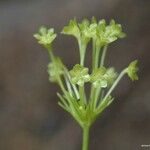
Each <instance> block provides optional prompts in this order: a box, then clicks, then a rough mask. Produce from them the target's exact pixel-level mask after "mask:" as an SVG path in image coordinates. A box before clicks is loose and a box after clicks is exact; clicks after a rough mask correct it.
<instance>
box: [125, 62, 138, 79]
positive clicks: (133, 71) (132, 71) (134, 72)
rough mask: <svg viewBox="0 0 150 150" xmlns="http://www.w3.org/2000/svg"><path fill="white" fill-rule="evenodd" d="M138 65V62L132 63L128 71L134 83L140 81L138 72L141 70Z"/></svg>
mask: <svg viewBox="0 0 150 150" xmlns="http://www.w3.org/2000/svg"><path fill="white" fill-rule="evenodd" d="M137 63H138V61H137V60H135V61H133V62H131V63H130V64H129V66H128V68H127V69H126V72H127V74H128V76H129V78H131V80H132V81H135V80H138V75H137V72H138V70H139V69H138V66H137Z"/></svg>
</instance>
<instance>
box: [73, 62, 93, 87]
mask: <svg viewBox="0 0 150 150" xmlns="http://www.w3.org/2000/svg"><path fill="white" fill-rule="evenodd" d="M88 70H89V69H88V68H85V67H83V66H81V65H79V64H77V65H75V66H74V67H73V69H72V70H71V71H70V76H71V81H72V83H73V84H78V85H79V86H83V85H84V83H85V82H88V81H89V80H90V75H89V74H88Z"/></svg>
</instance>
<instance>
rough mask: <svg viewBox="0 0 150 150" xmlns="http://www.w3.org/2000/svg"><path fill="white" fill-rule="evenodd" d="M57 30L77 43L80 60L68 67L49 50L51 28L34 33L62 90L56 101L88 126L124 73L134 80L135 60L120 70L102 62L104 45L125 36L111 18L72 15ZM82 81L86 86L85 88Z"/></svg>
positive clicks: (50, 71)
mask: <svg viewBox="0 0 150 150" xmlns="http://www.w3.org/2000/svg"><path fill="white" fill-rule="evenodd" d="M61 33H63V34H66V35H71V36H74V37H75V38H76V39H77V42H78V45H79V52H80V62H79V64H76V65H74V66H73V68H72V69H71V70H70V71H69V70H68V69H67V67H66V66H65V65H64V64H63V63H62V61H61V60H60V58H58V57H55V55H54V54H53V51H52V43H53V41H54V39H55V38H56V36H57V35H56V33H55V32H54V29H53V28H50V29H47V28H46V27H41V28H40V29H39V32H38V33H37V34H34V37H35V38H36V39H37V40H38V43H39V44H42V45H43V46H44V47H45V48H47V50H48V53H49V55H50V63H49V64H48V74H49V80H50V81H51V82H56V83H57V84H58V85H59V86H60V88H61V90H62V94H59V93H58V94H57V95H58V97H59V98H60V101H59V105H60V106H61V107H62V108H63V109H65V110H66V111H67V112H69V113H70V114H71V115H72V116H73V118H74V119H75V120H76V121H77V122H78V123H79V124H80V125H81V127H82V128H85V127H90V126H91V124H92V123H93V122H94V121H95V120H96V118H97V117H98V116H99V115H100V113H101V112H102V111H103V110H105V108H106V107H108V106H109V105H110V104H111V102H112V101H113V100H114V98H113V97H112V96H111V95H112V92H113V90H114V89H115V87H116V86H117V85H118V83H119V81H120V80H121V79H122V77H123V76H124V75H126V74H127V75H128V76H129V78H130V79H131V80H132V81H134V80H138V76H137V71H138V67H137V60H135V61H133V62H131V63H130V64H129V66H128V67H127V68H125V69H123V71H121V73H117V72H116V70H115V69H114V68H113V67H109V66H108V67H107V66H105V64H104V60H105V58H106V52H107V47H108V45H109V44H111V43H112V42H114V41H116V40H117V39H120V38H124V37H125V33H124V32H123V31H122V26H121V25H120V24H118V23H116V22H115V21H114V20H111V21H110V23H109V24H107V23H106V21H105V20H104V19H102V20H100V21H97V20H96V19H95V18H92V19H91V20H88V19H84V20H83V21H81V22H80V23H78V22H77V20H76V19H73V20H70V22H69V24H68V25H67V26H65V27H64V28H63V30H62V32H61ZM90 42H91V44H92V54H91V57H92V67H91V69H89V68H90V67H86V66H85V65H84V59H85V54H86V50H87V45H88V44H89V43H90ZM86 83H88V87H89V89H90V90H89V89H88V90H86ZM86 91H89V93H88V94H87V93H86Z"/></svg>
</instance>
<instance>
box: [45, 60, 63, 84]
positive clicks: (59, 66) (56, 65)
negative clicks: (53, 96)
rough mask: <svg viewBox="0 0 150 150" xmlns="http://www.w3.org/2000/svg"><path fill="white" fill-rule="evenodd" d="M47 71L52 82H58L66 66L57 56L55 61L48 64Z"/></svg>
mask: <svg viewBox="0 0 150 150" xmlns="http://www.w3.org/2000/svg"><path fill="white" fill-rule="evenodd" d="M47 72H48V74H49V80H50V81H51V82H57V79H58V77H59V76H61V75H62V74H63V73H64V66H63V63H62V61H61V60H60V59H59V58H55V60H54V62H50V63H49V64H48V69H47Z"/></svg>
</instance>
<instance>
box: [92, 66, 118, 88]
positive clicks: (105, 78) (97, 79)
mask: <svg viewBox="0 0 150 150" xmlns="http://www.w3.org/2000/svg"><path fill="white" fill-rule="evenodd" d="M116 77H117V73H116V72H115V70H114V68H108V69H106V68H105V67H100V68H97V69H95V70H94V71H93V73H92V74H91V78H90V82H91V83H92V84H93V85H94V87H95V88H96V87H99V86H100V87H102V88H106V87H108V86H110V85H112V84H113V82H114V81H115V79H116Z"/></svg>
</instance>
